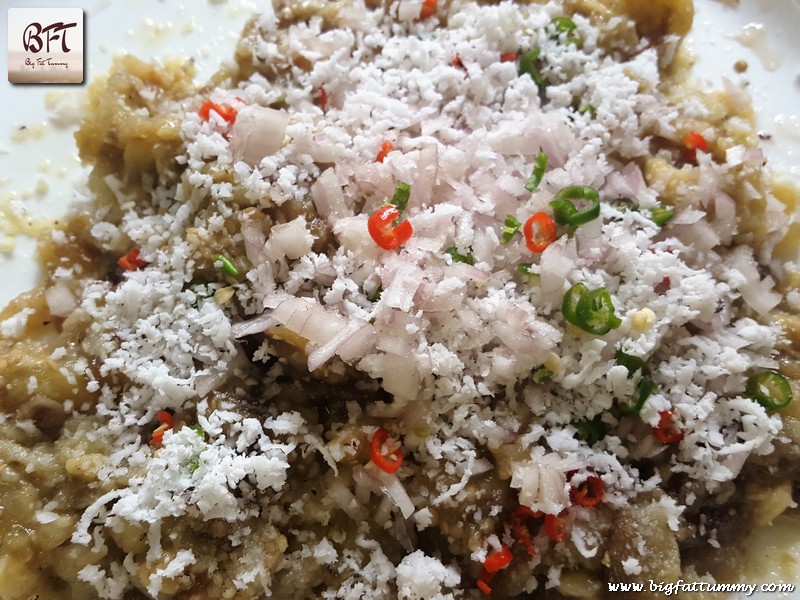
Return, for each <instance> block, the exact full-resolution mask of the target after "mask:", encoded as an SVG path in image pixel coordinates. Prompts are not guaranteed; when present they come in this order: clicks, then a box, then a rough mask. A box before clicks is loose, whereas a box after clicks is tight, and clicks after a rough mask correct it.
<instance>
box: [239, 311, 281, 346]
mask: <svg viewBox="0 0 800 600" xmlns="http://www.w3.org/2000/svg"><path fill="white" fill-rule="evenodd" d="M277 324H278V321H277V320H275V319H274V318H273V317H272V315H271V314H269V313H261V314H260V315H258V316H257V317H255V318H253V319H248V320H247V321H241V322H239V323H234V324H233V325H231V331H232V332H233V337H234V338H235V339H237V340H238V339H239V338H243V337H245V336H246V335H252V334H254V333H261V332H262V331H266V330H267V329H269V328H270V327H272V326H274V325H277Z"/></svg>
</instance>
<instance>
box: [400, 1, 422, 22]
mask: <svg viewBox="0 0 800 600" xmlns="http://www.w3.org/2000/svg"><path fill="white" fill-rule="evenodd" d="M421 11H422V0H400V2H399V3H398V6H397V19H398V21H415V20H417V19H418V18H419V15H420V12H421Z"/></svg>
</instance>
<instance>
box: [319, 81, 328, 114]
mask: <svg viewBox="0 0 800 600" xmlns="http://www.w3.org/2000/svg"><path fill="white" fill-rule="evenodd" d="M319 107H320V108H321V109H322V112H328V92H326V91H325V88H324V87H322V86H319Z"/></svg>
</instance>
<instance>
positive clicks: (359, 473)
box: [353, 467, 381, 504]
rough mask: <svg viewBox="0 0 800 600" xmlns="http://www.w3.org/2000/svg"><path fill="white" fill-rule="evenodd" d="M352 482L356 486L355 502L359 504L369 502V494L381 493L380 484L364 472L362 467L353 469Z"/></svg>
mask: <svg viewBox="0 0 800 600" xmlns="http://www.w3.org/2000/svg"><path fill="white" fill-rule="evenodd" d="M353 481H354V482H355V484H356V500H358V501H359V502H360V503H361V504H366V503H367V502H369V497H370V495H371V494H373V493H375V494H377V493H379V492H380V491H381V485H380V482H379V481H378V480H377V479H375V478H374V477H372V476H370V475H369V474H368V473H367V472H366V470H364V467H355V468H354V469H353Z"/></svg>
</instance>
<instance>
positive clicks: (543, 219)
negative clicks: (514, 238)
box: [522, 212, 556, 253]
mask: <svg viewBox="0 0 800 600" xmlns="http://www.w3.org/2000/svg"><path fill="white" fill-rule="evenodd" d="M522 233H523V234H525V245H526V246H527V247H528V250H530V251H531V252H536V253H539V252H544V251H545V249H546V248H547V247H548V246H549V245H550V244H552V243H553V242H555V241H556V224H555V222H554V221H553V219H552V217H550V215H548V214H547V213H543V212H537V213H535V214H534V215H533V216H532V217H531V218H529V219H528V220H527V221H525V225H524V226H523V227H522Z"/></svg>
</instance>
